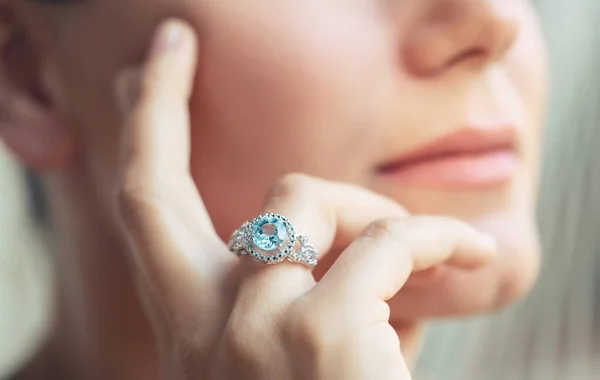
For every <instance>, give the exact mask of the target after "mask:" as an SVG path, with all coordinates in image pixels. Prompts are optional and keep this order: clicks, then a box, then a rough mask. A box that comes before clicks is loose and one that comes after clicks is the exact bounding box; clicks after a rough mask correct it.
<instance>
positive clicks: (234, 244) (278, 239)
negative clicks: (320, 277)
mask: <svg viewBox="0 0 600 380" xmlns="http://www.w3.org/2000/svg"><path fill="white" fill-rule="evenodd" d="M228 248H229V250H230V251H231V252H235V253H237V254H239V255H246V254H249V255H250V256H252V258H254V259H255V260H256V261H259V262H261V263H265V264H279V263H281V262H283V261H285V260H288V261H291V262H294V263H299V264H303V265H305V266H307V267H309V268H311V269H312V268H314V267H315V266H316V265H317V257H318V252H317V249H316V247H315V246H314V245H312V244H311V243H310V241H309V240H308V238H307V237H306V235H304V234H302V233H298V232H296V230H295V228H294V226H293V225H292V223H291V222H290V221H289V220H288V219H287V218H286V217H284V216H282V215H279V214H262V215H259V216H257V217H256V218H254V219H253V220H252V221H249V222H245V223H244V224H242V226H241V227H240V228H238V229H237V230H235V231H234V232H233V234H232V235H231V239H230V240H229V244H228Z"/></svg>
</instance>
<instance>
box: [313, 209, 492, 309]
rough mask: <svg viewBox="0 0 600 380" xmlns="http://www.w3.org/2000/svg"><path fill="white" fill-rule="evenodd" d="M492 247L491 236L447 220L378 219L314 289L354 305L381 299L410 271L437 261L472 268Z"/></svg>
mask: <svg viewBox="0 0 600 380" xmlns="http://www.w3.org/2000/svg"><path fill="white" fill-rule="evenodd" d="M495 249H496V248H495V244H494V242H493V241H492V239H491V238H489V237H488V236H486V235H483V234H481V233H479V232H477V231H476V230H475V229H473V228H471V227H469V226H467V225H466V224H464V223H461V222H459V221H456V220H453V219H447V218H437V217H413V218H407V219H399V220H386V221H379V222H376V223H373V224H371V225H370V226H369V227H368V228H367V229H366V230H365V232H364V233H363V235H361V236H360V237H359V238H358V239H356V240H355V241H354V242H353V243H352V244H351V245H350V246H349V247H348V248H347V249H346V250H345V251H344V252H343V253H342V255H341V256H340V257H339V258H338V260H337V261H336V262H335V264H334V265H333V267H332V268H331V269H330V270H329V272H328V273H327V274H326V275H325V276H324V277H323V279H322V280H321V282H319V284H318V285H317V286H316V287H315V290H314V291H315V292H316V294H321V293H322V294H323V295H324V296H326V297H327V298H328V299H329V300H338V302H339V301H340V300H341V301H342V302H346V301H350V302H352V303H355V304H356V303H358V304H359V305H364V303H361V302H362V301H365V300H374V299H377V300H382V301H387V300H388V299H390V298H392V297H393V296H394V295H395V294H396V293H398V291H399V290H400V289H401V288H402V287H403V286H404V284H405V283H406V280H407V279H408V277H409V275H410V274H411V272H413V271H423V270H427V269H429V268H433V267H435V266H436V265H439V264H441V263H448V264H451V265H452V266H455V267H459V268H465V269H473V268H477V267H480V266H482V265H485V264H487V263H489V262H490V261H491V260H492V259H493V258H494V256H495ZM334 302H335V301H334Z"/></svg>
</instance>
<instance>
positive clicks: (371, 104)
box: [193, 17, 386, 176]
mask: <svg viewBox="0 0 600 380" xmlns="http://www.w3.org/2000/svg"><path fill="white" fill-rule="evenodd" d="M307 19H311V20H312V21H313V23H312V24H311V25H310V26H307V25H302V24H300V23H299V22H296V23H293V22H290V23H286V24H285V25H272V27H271V28H269V29H265V27H263V28H262V29H260V28H248V29H249V30H247V29H245V28H242V29H240V30H235V32H233V31H232V29H231V28H228V29H227V32H222V33H214V34H213V35H212V36H211V38H209V39H207V40H206V41H204V56H203V57H202V64H201V67H200V73H201V75H200V76H199V79H198V80H199V83H198V85H197V88H198V89H200V91H201V92H202V94H201V95H200V97H201V98H202V99H199V100H198V102H199V103H203V104H205V105H206V107H204V110H202V112H200V113H198V114H196V115H193V116H194V119H195V120H197V121H198V123H200V122H204V123H205V125H203V126H202V129H203V132H202V133H204V134H205V135H204V136H203V137H204V141H206V142H207V144H208V143H209V142H210V144H211V145H213V146H214V145H215V144H216V145H222V144H227V146H228V148H230V149H232V150H234V151H237V152H243V153H245V154H248V153H251V154H252V155H253V156H255V157H257V158H262V159H264V160H269V166H270V167H271V166H272V167H273V168H275V169H276V170H277V169H279V170H278V171H281V170H284V169H286V170H288V171H289V170H290V169H291V170H300V169H308V170H311V171H314V170H316V169H319V170H323V171H332V170H334V169H335V170H337V171H339V170H342V169H343V168H342V167H340V164H339V163H341V160H342V159H345V157H344V156H346V154H345V153H344V151H345V148H346V147H347V146H348V145H349V144H353V145H356V144H354V143H355V142H357V141H363V143H367V142H368V139H369V138H373V133H370V132H372V131H373V130H372V129H371V128H370V127H371V126H372V125H374V124H375V123H374V122H373V120H371V119H372V118H375V115H376V114H378V112H376V107H377V106H378V105H379V104H381V102H378V101H377V100H378V96H379V97H380V96H381V94H382V91H381V90H382V89H383V88H380V87H377V86H373V83H374V81H377V79H376V78H375V77H376V76H378V75H380V74H379V73H381V72H382V70H381V66H382V63H383V56H384V54H385V53H386V52H385V48H384V44H383V43H382V35H377V34H376V33H373V29H370V28H369V27H368V26H367V25H365V24H362V25H360V24H358V25H357V23H356V22H351V21H350V20H345V19H344V18H343V17H341V18H339V19H341V20H340V21H338V22H336V23H335V24H334V25H332V24H331V21H330V22H329V25H327V26H326V25H322V26H319V23H318V21H315V20H319V18H315V17H312V18H308V17H307ZM330 20H331V19H330ZM351 26H353V27H355V28H358V29H350V27H351ZM355 35H356V36H357V38H355V39H352V42H350V39H351V38H352V37H353V36H355ZM360 36H362V37H360ZM365 36H368V37H365ZM379 82H383V81H381V80H379ZM365 139H366V140H365ZM249 141H252V144H251V145H249ZM274 142H277V143H276V144H275V143H274ZM284 154H285V160H284V161H285V163H284V162H281V163H279V164H277V163H275V164H273V161H274V160H273V157H275V156H277V155H284ZM336 158H339V159H340V161H339V162H338V165H337V166H336ZM323 159H328V160H329V161H330V162H331V165H330V167H324V166H323V165H322V161H323ZM313 174H323V175H327V176H330V174H331V173H323V172H321V173H313Z"/></svg>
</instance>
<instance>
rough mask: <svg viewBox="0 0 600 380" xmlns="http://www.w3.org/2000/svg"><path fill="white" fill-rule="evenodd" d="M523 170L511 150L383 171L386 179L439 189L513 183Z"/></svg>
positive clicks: (445, 158) (430, 160) (459, 155)
mask: <svg viewBox="0 0 600 380" xmlns="http://www.w3.org/2000/svg"><path fill="white" fill-rule="evenodd" d="M518 169H519V158H518V157H517V155H516V153H515V152H514V151H513V150H511V149H501V150H494V151H488V152H482V153H470V154H456V155H452V156H446V157H440V158H433V159H427V160H423V161H420V162H415V163H411V164H407V165H398V166H397V167H389V168H386V169H384V170H382V171H381V172H380V174H381V176H382V177H383V178H385V179H389V180H393V181H397V182H402V183H406V184H415V185H420V186H427V187H437V188H457V189H460V188H485V187H493V186H499V185H502V184H505V183H507V182H509V181H510V180H511V179H512V178H513V177H514V176H515V175H516V173H517V171H518Z"/></svg>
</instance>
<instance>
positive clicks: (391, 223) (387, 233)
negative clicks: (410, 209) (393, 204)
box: [364, 218, 408, 240]
mask: <svg viewBox="0 0 600 380" xmlns="http://www.w3.org/2000/svg"><path fill="white" fill-rule="evenodd" d="M407 229H408V223H407V220H403V219H394V218H387V219H379V220H376V221H374V222H373V223H371V224H369V225H368V226H367V229H366V230H365V233H364V236H365V237H367V238H370V239H373V240H376V239H381V238H390V237H392V236H398V235H400V237H403V236H404V235H406V232H407Z"/></svg>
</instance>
